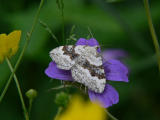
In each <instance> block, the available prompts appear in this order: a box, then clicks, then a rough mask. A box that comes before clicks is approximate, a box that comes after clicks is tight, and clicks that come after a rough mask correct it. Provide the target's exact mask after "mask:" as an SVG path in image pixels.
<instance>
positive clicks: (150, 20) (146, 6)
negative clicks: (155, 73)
mask: <svg viewBox="0 0 160 120" xmlns="http://www.w3.org/2000/svg"><path fill="white" fill-rule="evenodd" d="M144 7H145V11H146V15H147V19H148V25H149V28H150V32H151V36H152V40H153V44H154V47H155V51H156V55H157V60H158V68H159V72H160V51H159V50H160V49H159V43H158V39H157V36H156V32H155V29H154V26H153V22H152V17H151V13H150V7H149V2H148V0H144Z"/></svg>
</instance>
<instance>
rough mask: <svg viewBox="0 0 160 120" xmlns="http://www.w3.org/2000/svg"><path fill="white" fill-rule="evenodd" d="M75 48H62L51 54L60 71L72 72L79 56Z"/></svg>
mask: <svg viewBox="0 0 160 120" xmlns="http://www.w3.org/2000/svg"><path fill="white" fill-rule="evenodd" d="M74 49H75V46H73V45H68V46H60V47H57V48H55V49H53V50H52V51H51V52H50V57H51V58H52V60H53V61H54V62H55V63H56V64H57V67H58V68H59V69H64V70H70V69H71V67H72V66H73V65H74V64H75V60H76V59H77V57H78V56H79V55H78V54H77V53H75V50H74Z"/></svg>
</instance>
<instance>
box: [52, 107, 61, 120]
mask: <svg viewBox="0 0 160 120" xmlns="http://www.w3.org/2000/svg"><path fill="white" fill-rule="evenodd" d="M62 110H63V108H62V107H59V108H58V112H57V114H56V116H55V118H54V120H58V117H59V115H60V113H61V112H62Z"/></svg>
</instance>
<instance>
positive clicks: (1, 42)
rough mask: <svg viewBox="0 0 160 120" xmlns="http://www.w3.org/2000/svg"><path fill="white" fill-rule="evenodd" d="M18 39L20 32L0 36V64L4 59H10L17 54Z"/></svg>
mask: <svg viewBox="0 0 160 120" xmlns="http://www.w3.org/2000/svg"><path fill="white" fill-rule="evenodd" d="M20 38H21V31H20V30H18V31H13V32H11V33H10V34H9V35H6V34H0V62H2V61H3V60H4V58H5V57H11V56H13V55H14V54H15V53H16V52H17V50H18V45H19V41H20Z"/></svg>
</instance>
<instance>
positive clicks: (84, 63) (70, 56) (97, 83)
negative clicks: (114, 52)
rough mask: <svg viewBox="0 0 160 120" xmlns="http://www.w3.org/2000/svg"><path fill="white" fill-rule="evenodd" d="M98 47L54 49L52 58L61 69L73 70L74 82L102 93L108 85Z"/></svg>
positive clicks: (78, 46)
mask: <svg viewBox="0 0 160 120" xmlns="http://www.w3.org/2000/svg"><path fill="white" fill-rule="evenodd" d="M98 48H99V47H98V46H94V47H91V46H87V45H77V46H75V45H66V46H60V47H57V48H55V49H53V50H52V51H51V52H50V57H51V58H52V60H53V61H54V62H55V63H56V64H57V67H58V68H59V69H64V70H71V74H72V78H73V80H74V81H76V82H79V83H81V84H83V85H85V86H86V87H87V88H88V89H89V90H92V91H94V92H96V93H102V92H103V91H104V88H105V84H106V77H105V72H104V68H103V61H102V57H101V55H100V53H98V52H97V49H98Z"/></svg>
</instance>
